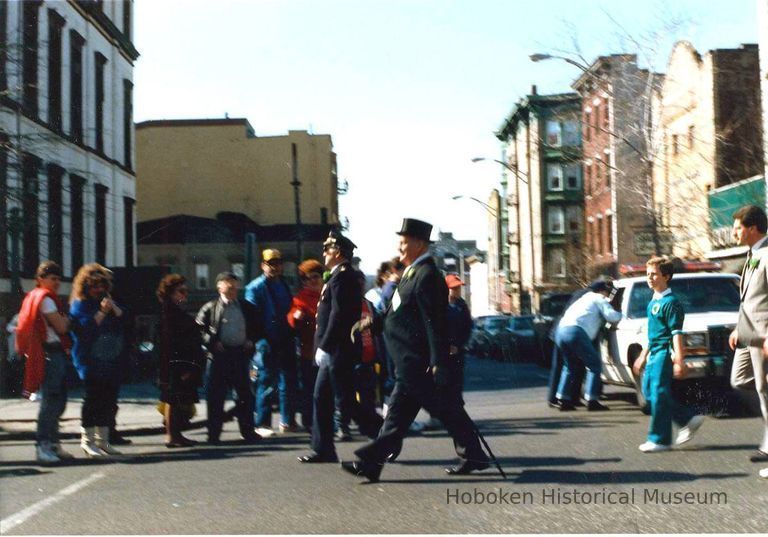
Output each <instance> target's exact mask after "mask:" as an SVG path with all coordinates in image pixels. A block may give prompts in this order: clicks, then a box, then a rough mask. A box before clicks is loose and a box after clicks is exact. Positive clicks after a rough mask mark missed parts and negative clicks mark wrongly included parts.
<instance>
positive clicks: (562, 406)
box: [558, 401, 576, 412]
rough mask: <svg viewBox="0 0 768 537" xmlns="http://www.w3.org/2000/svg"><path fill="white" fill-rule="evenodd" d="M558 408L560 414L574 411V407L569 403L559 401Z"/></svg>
mask: <svg viewBox="0 0 768 537" xmlns="http://www.w3.org/2000/svg"><path fill="white" fill-rule="evenodd" d="M558 406H559V407H560V412H570V411H571V410H576V405H574V404H573V403H571V402H570V401H560V404H559V405H558Z"/></svg>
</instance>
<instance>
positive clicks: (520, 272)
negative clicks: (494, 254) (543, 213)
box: [472, 157, 533, 314]
mask: <svg viewBox="0 0 768 537" xmlns="http://www.w3.org/2000/svg"><path fill="white" fill-rule="evenodd" d="M484 160H490V161H492V162H495V163H497V164H501V165H502V166H504V168H506V169H507V170H509V171H510V172H512V174H513V175H514V176H515V200H514V203H513V205H514V207H515V225H516V226H517V230H516V233H517V236H516V237H515V244H516V245H517V294H518V302H519V309H520V313H521V314H522V313H523V241H522V238H521V233H520V181H522V182H523V183H525V184H526V185H527V184H528V181H527V180H526V179H524V178H522V177H521V176H520V173H519V172H518V170H517V168H513V167H512V166H510V165H509V164H507V163H506V162H504V161H503V160H499V159H495V158H494V159H487V158H485V157H475V158H473V159H472V162H482V161H484ZM505 203H506V200H505ZM531 213H532V211H531ZM505 240H506V238H505ZM531 241H533V231H531ZM531 254H533V246H531Z"/></svg>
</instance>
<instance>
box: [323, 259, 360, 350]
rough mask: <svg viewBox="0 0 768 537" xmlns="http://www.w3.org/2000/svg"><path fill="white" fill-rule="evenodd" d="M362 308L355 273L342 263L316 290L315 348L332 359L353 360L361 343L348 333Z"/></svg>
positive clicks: (350, 266)
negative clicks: (321, 286)
mask: <svg viewBox="0 0 768 537" xmlns="http://www.w3.org/2000/svg"><path fill="white" fill-rule="evenodd" d="M362 309H363V290H362V288H361V287H360V283H359V282H358V279H357V274H355V270H354V269H353V268H352V265H350V264H349V263H342V265H341V266H339V268H338V269H336V271H334V273H333V275H332V276H331V279H330V280H328V281H327V282H326V284H325V286H324V287H323V290H322V292H321V293H320V302H318V305H317V317H316V319H317V329H316V330H315V350H317V349H318V348H320V349H323V350H324V351H325V352H327V353H328V354H330V355H331V360H333V361H334V362H337V363H338V362H340V361H349V362H356V361H358V360H359V359H360V355H361V353H362V343H361V341H360V340H359V339H358V340H356V341H355V342H354V343H353V342H352V341H351V340H350V337H349V334H350V332H351V331H352V325H353V324H355V323H356V322H357V321H359V320H360V317H361V315H362Z"/></svg>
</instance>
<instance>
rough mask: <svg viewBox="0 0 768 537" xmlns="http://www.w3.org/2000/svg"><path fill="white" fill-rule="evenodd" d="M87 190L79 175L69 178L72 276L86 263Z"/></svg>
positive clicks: (83, 180)
mask: <svg viewBox="0 0 768 537" xmlns="http://www.w3.org/2000/svg"><path fill="white" fill-rule="evenodd" d="M84 190H85V179H83V178H82V177H78V176H77V175H70V176H69V199H70V204H69V207H70V211H69V221H70V226H69V229H70V236H71V244H72V274H75V273H76V272H77V270H78V269H79V268H80V267H81V266H82V265H83V263H85V255H84V254H85V252H84V250H83V243H84V240H83V239H84V237H83V235H84V227H83V209H84V203H83V191H84Z"/></svg>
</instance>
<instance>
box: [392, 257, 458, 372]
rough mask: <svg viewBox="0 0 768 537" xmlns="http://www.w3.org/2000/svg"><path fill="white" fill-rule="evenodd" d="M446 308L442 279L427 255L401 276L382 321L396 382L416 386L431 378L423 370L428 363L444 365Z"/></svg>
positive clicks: (446, 347)
mask: <svg viewBox="0 0 768 537" xmlns="http://www.w3.org/2000/svg"><path fill="white" fill-rule="evenodd" d="M398 295H399V302H400V303H399V305H398V298H397V296H398ZM447 311H448V287H447V286H446V285H445V278H443V276H442V275H441V274H440V271H439V270H438V269H437V267H436V266H435V261H434V260H433V259H432V258H431V257H428V258H426V259H425V260H424V261H422V262H420V263H418V264H417V265H413V266H412V268H410V269H409V270H408V271H407V273H406V274H405V275H404V276H403V279H402V280H401V281H400V285H398V287H397V292H396V294H395V297H394V298H393V299H392V303H391V305H390V307H389V310H388V311H387V314H386V318H385V320H384V340H385V343H386V346H387V352H389V353H390V354H391V355H392V360H393V362H394V366H395V378H396V381H397V382H400V383H403V384H405V385H407V386H418V385H420V384H421V383H422V382H425V381H431V379H432V375H431V373H429V374H428V372H427V371H428V369H429V368H430V367H431V366H435V365H440V366H445V365H446V363H447V358H448V337H447V331H446V313H447Z"/></svg>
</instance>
